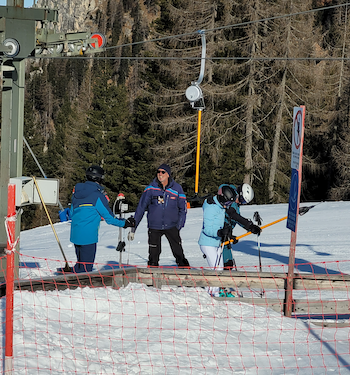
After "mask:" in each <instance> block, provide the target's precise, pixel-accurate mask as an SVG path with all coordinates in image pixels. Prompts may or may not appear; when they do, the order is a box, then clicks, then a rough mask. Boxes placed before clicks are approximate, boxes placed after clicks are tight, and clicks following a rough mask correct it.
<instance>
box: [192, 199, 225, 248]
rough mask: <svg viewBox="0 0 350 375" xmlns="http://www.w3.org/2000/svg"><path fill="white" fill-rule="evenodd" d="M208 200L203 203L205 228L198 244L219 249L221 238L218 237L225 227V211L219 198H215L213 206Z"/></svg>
mask: <svg viewBox="0 0 350 375" xmlns="http://www.w3.org/2000/svg"><path fill="white" fill-rule="evenodd" d="M208 199H210V198H208ZM208 199H206V200H205V201H204V203H203V227H202V232H201V234H200V236H199V240H198V244H199V245H200V246H213V247H219V246H220V245H221V237H219V236H218V230H219V229H222V228H223V227H224V223H225V209H224V207H222V206H221V204H220V203H219V201H218V199H217V196H215V197H214V198H213V201H214V202H213V203H212V204H210V203H208Z"/></svg>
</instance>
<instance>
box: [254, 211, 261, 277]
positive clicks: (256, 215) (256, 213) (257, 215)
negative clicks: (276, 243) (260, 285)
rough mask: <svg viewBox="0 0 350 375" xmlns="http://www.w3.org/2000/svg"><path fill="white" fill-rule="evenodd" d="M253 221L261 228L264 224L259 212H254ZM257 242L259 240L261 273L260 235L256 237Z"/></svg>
mask: <svg viewBox="0 0 350 375" xmlns="http://www.w3.org/2000/svg"><path fill="white" fill-rule="evenodd" d="M253 219H254V220H255V221H256V224H257V225H259V227H260V226H261V224H262V218H261V216H260V214H259V212H258V211H255V212H254V216H253ZM256 240H257V244H258V253H259V268H260V272H261V269H262V267H261V253H260V237H259V235H257V236H256Z"/></svg>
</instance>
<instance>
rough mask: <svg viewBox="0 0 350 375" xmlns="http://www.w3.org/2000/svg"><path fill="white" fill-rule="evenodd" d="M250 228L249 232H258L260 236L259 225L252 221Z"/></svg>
mask: <svg viewBox="0 0 350 375" xmlns="http://www.w3.org/2000/svg"><path fill="white" fill-rule="evenodd" d="M248 230H249V232H252V233H253V234H257V235H258V236H260V233H261V228H260V227H258V226H257V225H255V224H253V223H251V224H250V225H249V228H248Z"/></svg>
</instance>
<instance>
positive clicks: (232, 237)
mask: <svg viewBox="0 0 350 375" xmlns="http://www.w3.org/2000/svg"><path fill="white" fill-rule="evenodd" d="M230 242H231V244H232V245H235V244H236V243H238V240H237V237H236V236H233V235H231V236H230Z"/></svg>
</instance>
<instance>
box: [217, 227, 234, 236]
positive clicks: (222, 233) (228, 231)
mask: <svg viewBox="0 0 350 375" xmlns="http://www.w3.org/2000/svg"><path fill="white" fill-rule="evenodd" d="M231 234H232V228H231V227H230V226H229V225H224V227H223V228H222V229H219V230H218V236H219V237H221V239H222V240H224V239H225V238H227V236H230V235H231Z"/></svg>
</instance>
